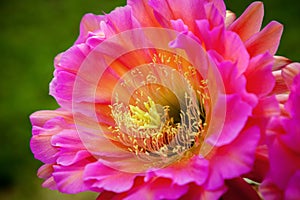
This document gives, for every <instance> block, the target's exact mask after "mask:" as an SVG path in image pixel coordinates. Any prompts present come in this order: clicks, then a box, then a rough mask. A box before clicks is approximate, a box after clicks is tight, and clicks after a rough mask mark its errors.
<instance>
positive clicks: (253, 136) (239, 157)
mask: <svg viewBox="0 0 300 200" xmlns="http://www.w3.org/2000/svg"><path fill="white" fill-rule="evenodd" d="M259 139H260V131H259V129H258V128H257V127H251V128H248V129H246V130H244V131H242V132H241V133H240V134H239V136H238V137H237V138H236V139H235V140H234V141H233V142H231V143H230V144H228V145H224V146H222V147H219V148H218V149H217V150H216V151H215V152H212V154H213V155H212V156H211V159H210V168H211V174H210V177H209V178H208V181H209V182H208V183H207V187H208V188H212V189H214V188H215V186H218V187H219V186H221V185H222V184H220V182H221V183H222V181H224V179H232V178H235V177H238V176H240V175H242V174H245V173H247V172H250V170H251V168H252V166H253V163H254V159H255V150H256V147H257V145H258V142H259ZM245 144H247V148H245Z"/></svg>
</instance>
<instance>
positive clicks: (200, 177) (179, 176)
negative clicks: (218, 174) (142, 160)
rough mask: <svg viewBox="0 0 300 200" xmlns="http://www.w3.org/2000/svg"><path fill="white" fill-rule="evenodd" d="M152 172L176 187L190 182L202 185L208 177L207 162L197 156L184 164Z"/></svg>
mask: <svg viewBox="0 0 300 200" xmlns="http://www.w3.org/2000/svg"><path fill="white" fill-rule="evenodd" d="M153 172H154V173H155V174H156V175H157V176H159V177H164V178H170V179H171V180H173V183H174V184H177V185H185V184H187V183H190V182H194V183H196V184H197V185H202V184H203V183H204V182H205V181H206V178H207V176H208V161H207V160H205V159H204V158H201V157H199V156H194V157H193V158H192V159H191V160H189V162H188V163H186V164H180V165H179V166H174V167H172V166H170V167H167V168H162V169H158V170H154V171H153Z"/></svg>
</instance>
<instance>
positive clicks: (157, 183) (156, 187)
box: [125, 178, 188, 200]
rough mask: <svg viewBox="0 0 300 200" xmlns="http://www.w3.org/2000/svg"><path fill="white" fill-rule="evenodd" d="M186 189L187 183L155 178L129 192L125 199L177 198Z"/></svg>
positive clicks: (152, 199) (155, 199)
mask: <svg viewBox="0 0 300 200" xmlns="http://www.w3.org/2000/svg"><path fill="white" fill-rule="evenodd" d="M187 190H188V185H183V186H178V185H176V184H173V183H172V180H170V179H164V178H155V179H153V180H151V181H150V182H147V183H145V184H144V185H142V186H141V187H139V189H138V190H134V191H133V193H131V194H129V195H128V196H127V197H126V198H125V199H126V200H137V199H145V200H159V199H178V198H180V197H181V196H182V195H183V194H185V193H186V192H187Z"/></svg>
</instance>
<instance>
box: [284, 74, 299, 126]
mask: <svg viewBox="0 0 300 200" xmlns="http://www.w3.org/2000/svg"><path fill="white" fill-rule="evenodd" d="M299 102H300V73H299V75H297V76H296V77H295V78H294V81H293V84H292V85H291V94H290V97H289V99H288V101H287V103H286V104H285V108H286V110H287V111H288V112H289V113H290V114H291V117H293V118H295V119H297V120H298V122H299V121H300V106H299ZM295 125H296V124H295Z"/></svg>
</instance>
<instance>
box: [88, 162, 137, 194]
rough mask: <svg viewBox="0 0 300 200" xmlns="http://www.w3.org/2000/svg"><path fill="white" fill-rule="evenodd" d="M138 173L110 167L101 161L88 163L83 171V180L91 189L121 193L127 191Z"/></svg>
mask: <svg viewBox="0 0 300 200" xmlns="http://www.w3.org/2000/svg"><path fill="white" fill-rule="evenodd" d="M137 176H138V174H133V173H132V174H131V173H126V172H122V171H118V170H115V169H112V168H110V167H107V166H105V165H104V164H102V163H101V162H95V163H92V164H89V165H88V166H87V167H86V169H85V172H84V181H85V183H86V184H87V185H89V187H90V188H91V189H92V190H95V191H99V190H101V189H104V190H108V191H112V192H116V193H121V192H125V191H128V190H129V189H130V188H131V187H132V186H133V184H134V180H135V178H136V177H137Z"/></svg>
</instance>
